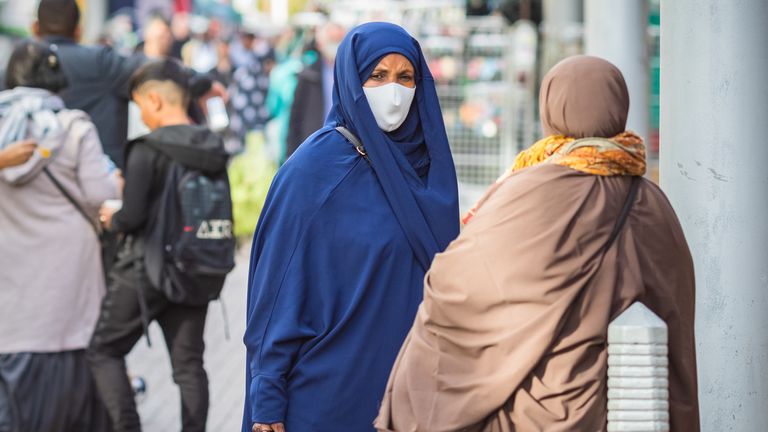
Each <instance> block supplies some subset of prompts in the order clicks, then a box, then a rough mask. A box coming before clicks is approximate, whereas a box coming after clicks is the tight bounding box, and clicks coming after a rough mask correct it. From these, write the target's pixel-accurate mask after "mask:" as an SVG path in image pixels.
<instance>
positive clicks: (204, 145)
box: [112, 125, 228, 236]
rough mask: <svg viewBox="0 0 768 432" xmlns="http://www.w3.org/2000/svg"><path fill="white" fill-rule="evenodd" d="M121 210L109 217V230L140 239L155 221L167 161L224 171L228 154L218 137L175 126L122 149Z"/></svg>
mask: <svg viewBox="0 0 768 432" xmlns="http://www.w3.org/2000/svg"><path fill="white" fill-rule="evenodd" d="M125 159H126V161H127V164H126V169H125V192H124V193H123V208H122V209H121V210H120V211H119V212H117V213H115V215H114V216H113V218H112V230H113V231H117V232H121V233H125V234H133V235H135V236H143V235H145V234H146V233H147V232H148V225H149V224H152V223H154V222H155V220H156V219H157V214H158V211H159V208H158V205H159V203H160V198H161V194H162V192H163V186H164V185H165V182H166V180H167V178H168V168H169V163H170V161H171V159H173V160H174V161H177V162H179V163H181V164H182V165H184V166H186V167H189V168H192V169H197V170H200V171H203V172H211V173H216V172H221V171H222V170H224V169H226V166H227V159H228V155H227V153H226V152H225V151H224V144H223V142H222V141H221V138H220V137H219V136H218V135H217V134H215V133H213V132H211V131H210V130H209V129H207V128H205V127H202V126H191V125H179V126H168V127H164V128H160V129H157V130H155V131H154V132H152V133H149V134H147V135H145V136H143V137H140V138H137V139H135V140H133V141H131V142H130V143H129V144H128V146H127V148H126V157H125Z"/></svg>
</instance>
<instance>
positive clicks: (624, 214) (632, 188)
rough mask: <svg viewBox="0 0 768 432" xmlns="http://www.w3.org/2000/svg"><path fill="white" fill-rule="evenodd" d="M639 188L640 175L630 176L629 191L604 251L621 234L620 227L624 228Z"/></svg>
mask: <svg viewBox="0 0 768 432" xmlns="http://www.w3.org/2000/svg"><path fill="white" fill-rule="evenodd" d="M639 188H640V177H638V176H635V177H632V182H631V183H630V185H629V192H627V199H626V201H624V207H623V208H622V209H621V213H619V219H618V220H617V221H616V225H615V226H614V227H613V232H611V236H610V237H609V238H608V242H607V243H606V244H605V248H604V249H603V250H604V251H607V250H608V249H610V248H611V245H613V242H614V241H616V238H617V237H618V236H619V234H621V230H622V228H624V225H626V222H627V218H628V217H629V212H630V210H632V206H633V205H634V204H635V199H636V198H637V190H638V189H639Z"/></svg>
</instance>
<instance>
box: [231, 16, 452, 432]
mask: <svg viewBox="0 0 768 432" xmlns="http://www.w3.org/2000/svg"><path fill="white" fill-rule="evenodd" d="M393 52H396V53H401V54H403V55H405V56H406V57H407V58H408V59H409V60H410V61H411V62H412V63H413V64H414V65H415V68H416V72H417V82H416V86H417V92H416V96H415V98H414V105H413V107H412V109H411V112H410V113H409V115H408V118H407V119H406V121H405V123H404V124H403V125H402V126H401V127H400V128H399V129H398V130H396V131H393V132H392V133H384V132H382V131H381V130H380V129H379V128H378V126H377V125H376V121H375V119H374V117H373V114H372V113H371V111H370V108H369V107H368V103H367V101H366V100H365V95H364V93H363V90H362V82H363V81H365V79H367V76H368V74H370V72H371V70H372V69H373V67H375V65H376V64H377V63H378V62H379V60H380V59H381V58H382V57H383V56H384V55H386V54H388V53H393ZM337 125H342V126H345V127H347V128H348V129H350V130H351V131H352V132H353V133H355V135H357V136H358V137H359V138H360V140H361V141H362V142H363V143H364V145H365V146H366V150H367V151H368V153H369V156H370V158H371V165H369V164H368V163H367V162H366V161H365V160H364V159H363V158H362V157H361V156H360V155H359V154H358V153H357V152H356V151H355V149H354V147H353V146H352V144H350V143H349V142H347V141H346V139H345V138H344V137H343V136H342V135H341V134H340V133H338V132H337V131H336V130H335V129H334V128H335V127H336V126H337ZM458 232H459V212H458V196H457V190H456V176H455V170H454V167H453V161H452V158H451V154H450V150H449V148H448V141H447V138H446V135H445V127H444V125H443V122H442V116H441V114H440V107H439V104H438V101H437V96H436V93H435V88H434V83H433V82H432V78H431V75H430V73H429V70H428V69H427V66H426V62H425V60H424V57H423V55H422V53H421V50H420V48H419V46H418V43H417V42H416V41H415V40H414V39H413V38H411V37H410V36H409V35H408V34H407V33H406V32H405V31H404V30H403V29H401V28H400V27H397V26H395V25H392V24H384V23H371V24H364V25H362V26H359V27H357V28H355V29H353V30H352V31H351V32H350V33H349V34H348V35H347V38H346V39H345V40H344V42H343V43H342V44H341V47H340V49H339V53H338V56H337V60H336V70H335V83H334V105H333V108H332V110H331V113H330V114H329V116H328V118H327V121H326V125H325V126H324V127H323V128H322V129H320V130H319V131H318V132H316V133H315V134H313V135H312V136H310V137H309V138H308V139H307V140H306V141H305V142H304V143H303V144H302V145H301V146H300V147H299V149H298V150H297V151H296V153H294V155H293V156H292V157H291V158H290V159H289V160H288V161H287V162H286V163H285V165H283V167H281V168H280V170H279V171H278V173H277V176H276V177H275V180H274V182H273V184H272V186H271V188H270V192H269V194H268V196H267V201H266V203H265V205H264V209H263V211H262V214H261V217H260V220H259V224H258V228H257V231H256V234H255V236H254V242H253V248H252V252H251V254H252V255H251V268H250V273H249V278H248V305H247V328H246V332H245V336H244V342H245V345H246V348H247V369H248V370H247V376H246V388H245V392H246V401H245V409H244V418H243V429H242V430H243V431H244V432H249V431H250V430H251V427H252V424H253V423H254V422H258V423H275V422H283V423H285V425H286V428H287V430H288V431H290V432H300V431H312V432H323V431H350V432H359V431H365V430H373V426H372V422H373V420H374V418H375V417H376V413H377V411H378V406H379V403H380V401H381V398H382V394H383V391H384V388H385V385H386V382H387V378H388V376H389V371H390V369H391V366H392V363H393V362H394V360H395V357H396V356H397V353H398V351H399V349H400V345H401V344H402V342H403V340H404V339H405V336H406V335H407V333H408V330H409V329H410V326H411V324H412V322H413V318H414V316H415V314H416V310H417V308H418V306H419V304H420V302H421V299H422V292H423V285H422V282H423V278H424V274H425V272H426V270H427V268H428V267H429V264H430V262H431V260H432V258H433V257H434V255H435V254H436V253H438V252H440V251H442V250H443V249H445V247H446V246H447V245H448V244H449V243H450V241H451V240H453V239H454V238H455V237H456V236H457V235H458Z"/></svg>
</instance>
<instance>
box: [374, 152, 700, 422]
mask: <svg viewBox="0 0 768 432" xmlns="http://www.w3.org/2000/svg"><path fill="white" fill-rule="evenodd" d="M629 184H630V180H629V178H628V177H600V176H592V175H587V174H584V173H580V172H578V171H574V170H571V169H570V168H566V167H562V166H556V165H549V164H544V165H540V166H537V167H532V168H528V169H524V170H522V171H520V172H518V173H516V174H514V175H512V177H510V178H509V179H507V180H505V181H504V182H503V183H502V184H501V185H500V186H499V187H498V188H497V189H495V190H491V191H490V192H489V194H488V195H487V196H486V197H485V198H484V202H483V204H482V205H481V207H480V209H479V211H478V213H477V215H476V216H475V217H474V219H472V221H471V222H470V223H469V224H468V225H467V226H466V228H465V229H464V231H463V232H462V233H461V235H460V236H459V237H458V239H456V240H455V241H454V242H453V243H452V244H451V245H450V246H449V247H448V249H447V250H446V251H445V252H444V253H442V254H439V255H438V256H437V257H436V258H435V260H434V262H433V264H432V268H431V269H430V271H429V273H428V274H427V276H426V278H425V288H424V302H423V303H422V305H421V307H420V309H419V311H418V314H417V316H416V320H415V323H414V325H413V328H412V329H411V332H410V333H409V335H408V338H407V339H406V341H405V343H404V345H403V348H402V350H401V352H400V354H399V356H398V358H397V361H396V363H395V365H394V368H393V371H392V374H391V376H390V379H389V383H388V385H387V389H386V392H385V395H384V399H383V402H382V407H381V412H380V414H379V417H378V418H377V419H376V422H375V426H376V427H377V429H379V430H385V431H402V432H405V431H429V432H439V431H459V430H463V431H602V430H605V428H606V414H607V408H606V407H607V389H606V382H607V376H606V369H607V350H606V339H607V330H608V324H609V323H610V321H611V320H612V319H614V318H615V317H616V316H618V315H619V314H620V313H621V312H622V311H624V310H625V309H626V308H627V307H629V306H630V305H631V304H632V303H633V302H635V301H641V302H643V303H645V304H646V305H647V306H648V307H649V308H650V309H651V310H653V311H654V312H655V313H656V314H657V315H659V316H660V317H661V318H662V319H664V320H665V321H666V323H667V325H668V326H669V350H670V352H669V360H670V363H669V373H670V377H669V378H670V414H671V426H672V430H673V431H685V432H689V431H697V430H698V429H699V420H698V418H699V414H698V401H697V389H696V358H695V344H694V332H693V322H694V275H693V264H692V260H691V256H690V253H689V251H688V247H687V244H686V241H685V238H684V236H683V232H682V230H681V228H680V224H679V222H678V220H677V217H676V216H675V213H674V211H673V210H672V207H671V206H670V204H669V202H668V201H667V199H666V197H665V196H664V194H663V193H662V192H661V190H659V188H658V187H657V186H655V185H654V184H653V183H651V182H649V181H646V180H643V181H642V182H641V184H640V188H639V191H638V195H637V198H636V200H635V202H634V206H633V208H632V211H631V212H630V214H629V218H628V220H627V222H626V225H625V226H624V229H623V230H622V232H621V234H620V235H619V236H618V238H617V239H616V241H615V242H614V243H613V245H612V246H611V247H610V248H609V249H608V250H607V252H605V253H602V249H603V246H604V244H605V243H606V242H607V240H608V237H609V236H610V233H611V231H612V230H613V227H614V224H615V223H616V220H617V218H618V216H619V213H620V212H621V209H622V207H623V205H624V201H625V199H626V196H627V191H628V188H629Z"/></svg>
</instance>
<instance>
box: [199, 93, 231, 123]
mask: <svg viewBox="0 0 768 432" xmlns="http://www.w3.org/2000/svg"><path fill="white" fill-rule="evenodd" d="M205 105H206V107H207V108H208V127H210V128H211V130H212V131H214V132H220V131H222V130H224V129H226V128H227V127H228V126H229V115H228V114H227V107H226V105H225V104H224V99H222V98H221V97H219V96H215V97H212V98H210V99H208V100H207V101H206V102H205Z"/></svg>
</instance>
